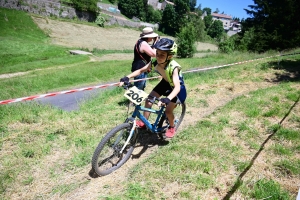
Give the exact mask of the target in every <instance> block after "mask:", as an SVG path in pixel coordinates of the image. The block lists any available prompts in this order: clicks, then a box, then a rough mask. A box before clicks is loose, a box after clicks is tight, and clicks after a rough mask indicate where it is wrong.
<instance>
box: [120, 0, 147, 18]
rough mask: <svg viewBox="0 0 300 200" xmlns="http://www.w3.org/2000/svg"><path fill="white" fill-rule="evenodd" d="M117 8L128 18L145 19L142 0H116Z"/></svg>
mask: <svg viewBox="0 0 300 200" xmlns="http://www.w3.org/2000/svg"><path fill="white" fill-rule="evenodd" d="M118 2H119V3H118V8H119V10H120V11H121V12H122V14H123V15H125V16H126V17H128V18H132V17H137V18H139V19H141V20H145V19H146V12H145V4H144V1H143V0H118Z"/></svg>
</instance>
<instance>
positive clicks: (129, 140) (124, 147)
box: [92, 85, 186, 176]
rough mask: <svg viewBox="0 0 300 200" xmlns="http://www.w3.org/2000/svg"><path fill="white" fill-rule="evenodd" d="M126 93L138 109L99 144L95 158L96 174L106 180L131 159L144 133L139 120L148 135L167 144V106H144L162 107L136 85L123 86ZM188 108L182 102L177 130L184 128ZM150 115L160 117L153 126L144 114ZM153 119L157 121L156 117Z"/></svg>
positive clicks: (177, 104) (93, 161)
mask: <svg viewBox="0 0 300 200" xmlns="http://www.w3.org/2000/svg"><path fill="white" fill-rule="evenodd" d="M123 87H124V89H126V91H125V94H124V96H125V97H126V98H128V99H129V100H130V101H131V102H132V103H133V105H134V111H133V113H132V115H131V116H130V117H128V118H127V119H126V120H125V122H124V123H123V124H120V125H118V126H116V127H115V128H113V129H112V130H111V131H109V132H108V133H107V134H106V135H105V136H104V137H103V139H102V140H101V141H100V142H99V144H98V146H97V148H96V149H95V152H94V154H93V157H92V171H93V172H94V173H96V174H97V175H98V176H105V175H108V174H110V173H112V172H113V171H115V170H117V169H118V168H120V167H121V166H122V165H123V164H124V163H125V162H126V161H127V160H128V159H129V158H130V156H131V154H132V152H133V150H134V148H135V145H136V143H137V141H138V136H139V134H140V132H141V131H139V127H138V126H136V119H137V118H138V119H140V120H142V121H143V122H144V123H145V125H146V129H147V131H148V132H150V133H153V134H157V135H158V136H159V138H160V139H161V140H165V139H166V138H165V136H164V134H165V132H166V129H167V128H168V126H169V122H168V119H167V117H166V114H165V109H166V107H165V106H161V107H158V109H153V108H146V107H144V106H141V103H142V102H144V101H150V102H151V103H152V104H156V105H158V102H159V101H160V99H159V98H155V97H151V96H149V95H148V94H147V93H146V92H144V91H143V90H139V89H138V88H136V87H135V86H133V87H132V85H128V86H123ZM185 110H186V105H185V104H184V103H183V104H181V103H180V102H179V101H178V102H177V103H176V108H175V109H174V111H173V112H174V116H175V129H176V130H177V129H178V127H179V126H180V124H181V122H182V120H183V117H184V115H185ZM144 111H147V112H150V113H152V114H155V115H156V118H155V117H154V118H155V120H154V122H153V123H151V122H150V121H149V120H147V119H146V118H145V117H144V116H143V114H142V112H144ZM152 118H153V117H152Z"/></svg>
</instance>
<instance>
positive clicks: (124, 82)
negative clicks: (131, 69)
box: [119, 76, 129, 86]
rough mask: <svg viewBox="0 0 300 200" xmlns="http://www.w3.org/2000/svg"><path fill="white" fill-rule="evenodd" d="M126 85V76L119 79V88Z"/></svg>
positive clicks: (127, 79)
mask: <svg viewBox="0 0 300 200" xmlns="http://www.w3.org/2000/svg"><path fill="white" fill-rule="evenodd" d="M123 84H124V85H128V84H129V78H128V77H127V76H124V77H123V78H121V79H120V84H119V86H122V85H123Z"/></svg>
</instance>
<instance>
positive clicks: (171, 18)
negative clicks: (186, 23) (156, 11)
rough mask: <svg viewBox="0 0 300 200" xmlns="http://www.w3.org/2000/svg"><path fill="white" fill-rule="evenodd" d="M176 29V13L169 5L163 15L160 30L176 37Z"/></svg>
mask: <svg viewBox="0 0 300 200" xmlns="http://www.w3.org/2000/svg"><path fill="white" fill-rule="evenodd" d="M175 27H176V12H175V9H174V7H173V6H171V5H169V4H168V5H167V6H166V8H165V9H164V11H163V13H162V21H161V23H160V26H159V30H160V31H161V32H163V33H165V34H168V35H174V33H175Z"/></svg>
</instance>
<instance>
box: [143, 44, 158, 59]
mask: <svg viewBox="0 0 300 200" xmlns="http://www.w3.org/2000/svg"><path fill="white" fill-rule="evenodd" d="M140 52H141V53H146V54H148V55H149V56H151V57H155V56H156V49H152V48H151V46H150V45H149V44H148V43H147V42H146V41H143V42H142V43H141V46H140Z"/></svg>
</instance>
